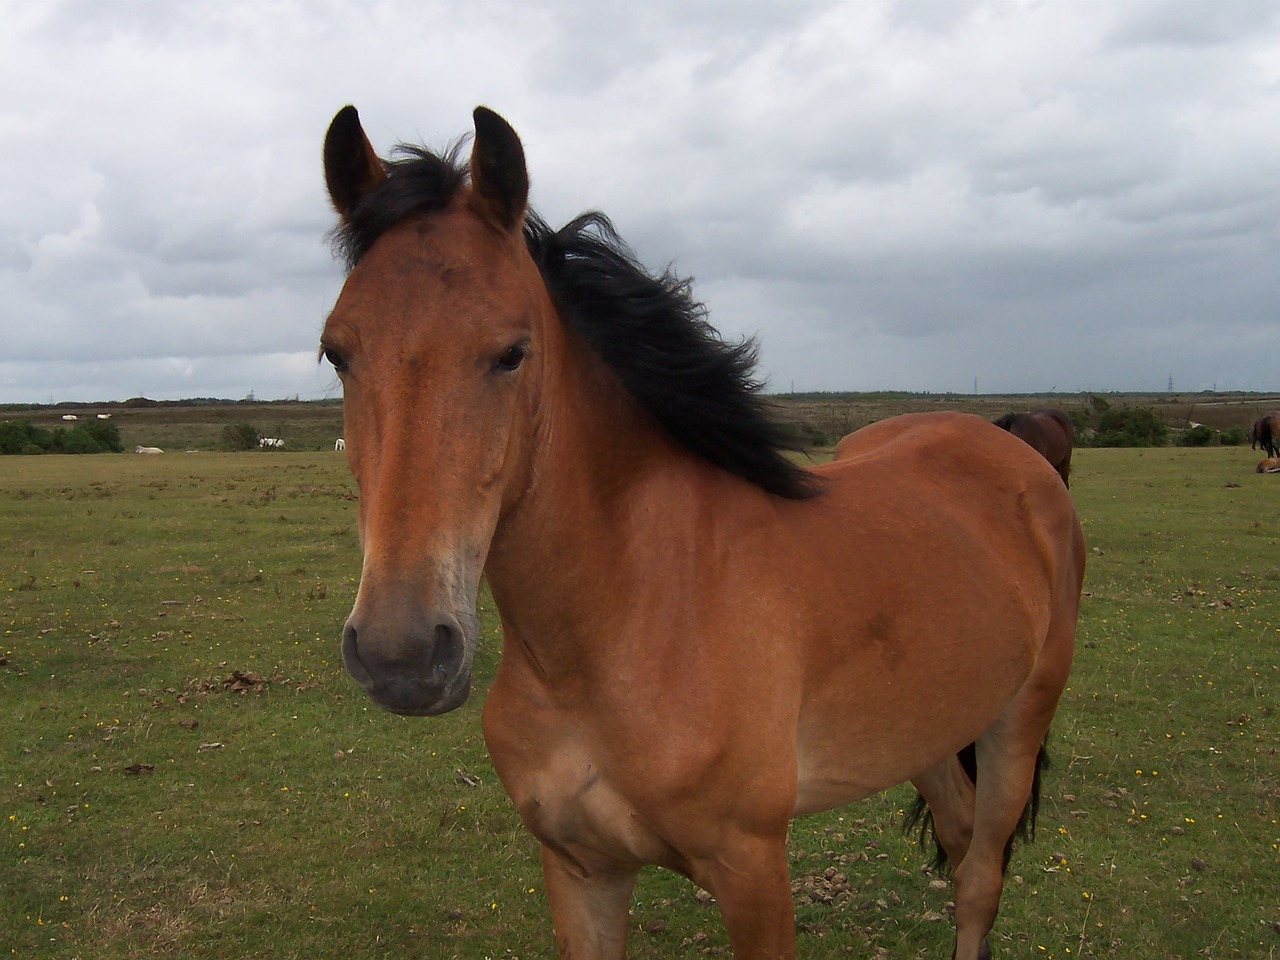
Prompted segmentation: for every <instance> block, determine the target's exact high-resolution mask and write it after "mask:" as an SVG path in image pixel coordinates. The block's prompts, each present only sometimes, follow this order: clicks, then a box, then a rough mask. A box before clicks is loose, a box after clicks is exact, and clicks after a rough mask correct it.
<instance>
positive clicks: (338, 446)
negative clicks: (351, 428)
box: [333, 437, 347, 450]
mask: <svg viewBox="0 0 1280 960" xmlns="http://www.w3.org/2000/svg"><path fill="white" fill-rule="evenodd" d="M333 449H334V450H345V449H347V441H345V440H343V439H342V437H339V438H338V439H337V440H335V441H333Z"/></svg>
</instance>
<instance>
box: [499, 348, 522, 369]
mask: <svg viewBox="0 0 1280 960" xmlns="http://www.w3.org/2000/svg"><path fill="white" fill-rule="evenodd" d="M527 354H528V348H527V347H526V346H525V345H524V344H523V343H517V344H516V345H515V346H514V347H508V348H507V349H506V350H505V351H503V353H502V355H501V356H500V357H498V359H497V360H496V361H494V364H493V365H494V367H496V368H497V369H499V370H514V369H516V367H518V366H520V364H521V363H523V362H524V358H525V356H526V355H527Z"/></svg>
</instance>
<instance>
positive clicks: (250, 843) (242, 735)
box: [0, 424, 1280, 960]
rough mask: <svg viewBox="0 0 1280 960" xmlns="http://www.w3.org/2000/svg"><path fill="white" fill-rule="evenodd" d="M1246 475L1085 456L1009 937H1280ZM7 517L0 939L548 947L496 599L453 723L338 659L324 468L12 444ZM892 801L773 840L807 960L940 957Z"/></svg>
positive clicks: (1238, 952)
mask: <svg viewBox="0 0 1280 960" xmlns="http://www.w3.org/2000/svg"><path fill="white" fill-rule="evenodd" d="M322 432H323V436H324V437H327V436H328V433H331V432H332V425H329V424H325V425H324V427H323V428H317V434H316V435H317V437H318V438H321V434H322ZM318 442H319V440H317V443H318ZM1255 459H1256V458H1255V455H1254V454H1251V453H1250V452H1249V451H1248V450H1247V449H1241V448H1213V449H1185V450H1183V449H1171V448H1170V449H1148V450H1080V451H1077V454H1076V459H1075V464H1076V467H1075V474H1074V476H1073V482H1072V492H1073V494H1074V495H1075V498H1076V502H1077V504H1078V506H1079V509H1080V512H1081V514H1082V517H1083V518H1084V524H1085V531H1086V536H1087V537H1088V540H1089V544H1090V568H1089V571H1088V575H1087V581H1086V590H1087V596H1086V598H1085V601H1084V607H1083V615H1082V621H1081V631H1080V638H1079V648H1078V654H1077V661H1076V668H1075V673H1074V675H1073V679H1072V682H1071V685H1070V687H1069V689H1068V691H1067V694H1066V696H1065V698H1064V701H1063V704H1062V707H1061V709H1060V712H1059V716H1058V721H1057V724H1056V726H1055V730H1054V733H1053V737H1052V741H1051V748H1052V752H1053V756H1054V760H1055V762H1054V765H1053V767H1052V769H1051V770H1050V771H1049V773H1048V774H1047V778H1046V795H1045V799H1044V803H1043V805H1042V809H1041V819H1040V831H1039V835H1038V839H1037V841H1036V842H1035V843H1034V844H1032V845H1030V846H1026V847H1023V848H1021V849H1020V850H1019V851H1018V853H1016V854H1015V857H1014V861H1013V863H1012V865H1011V868H1010V879H1009V883H1008V887H1007V892H1006V896H1005V900H1004V908H1003V911H1002V914H1001V917H1000V918H999V920H998V921H997V926H996V931H995V934H994V946H995V947H996V950H997V954H998V956H1001V957H1009V958H1013V957H1044V958H1058V960H1062V958H1068V957H1072V958H1074V957H1108V958H1133V957H1143V958H1156V960H1172V958H1184V960H1189V958H1192V957H1213V958H1241V960H1244V958H1248V960H1256V958H1264V957H1270V958H1274V957H1277V956H1280V825H1278V824H1277V819H1278V818H1280V756H1277V752H1276V751H1277V745H1280V720H1278V718H1277V715H1276V707H1277V695H1278V693H1280V593H1278V588H1280V562H1277V561H1278V557H1280V550H1278V548H1280V522H1278V521H1277V504H1278V503H1280V477H1277V476H1264V475H1258V474H1255V473H1253V469H1252V468H1253V464H1254V462H1255ZM0 502H2V503H3V505H4V506H3V509H4V518H5V519H4V526H3V530H4V535H3V540H2V541H0V543H2V546H0V550H2V551H3V552H2V554H0V605H2V606H0V619H2V620H3V624H4V637H3V641H2V645H0V701H2V702H3V704H4V709H3V711H0V956H2V955H13V956H21V957H58V958H73V957H82V958H104V960H115V958H126V957H129V958H138V957H142V958H146V957H176V956H181V957H184V958H206V957H207V958H215V957H216V958H225V957H250V956H253V957H278V958H291V957H307V958H317V960H323V958H344V960H346V958H350V957H353V956H355V957H401V956H420V957H425V958H450V957H460V958H475V960H479V958H499V957H502V958H511V957H520V958H524V960H529V958H550V957H551V956H553V946H552V942H551V933H550V925H549V922H548V919H547V916H546V911H545V904H544V902H543V897H542V893H541V879H540V875H539V871H538V867H537V856H536V848H535V845H534V843H533V841H532V840H531V839H530V838H529V837H528V836H527V835H526V834H525V833H524V831H523V829H522V828H521V826H520V824H519V822H518V820H517V818H516V816H515V813H514V811H513V810H512V809H511V807H510V804H509V803H508V802H507V800H506V797H505V795H504V794H503V793H502V790H501V788H500V787H499V785H498V784H497V783H496V781H495V778H494V776H493V773H492V771H491V769H490V767H489V763H488V760H487V756H486V753H485V749H484V744H483V741H482V739H481V736H480V731H479V710H480V706H481V702H482V700H483V689H484V687H485V686H486V684H487V680H488V678H489V677H491V675H492V671H493V667H494V663H495V658H496V655H497V649H498V639H497V633H496V618H495V617H494V614H493V611H492V609H491V607H492V605H491V602H490V601H488V600H487V599H484V600H482V606H483V610H482V624H483V637H482V641H481V645H482V651H481V653H480V655H479V657H478V663H477V693H476V694H475V695H474V696H473V699H472V701H471V702H470V703H468V704H467V705H466V706H465V707H464V708H463V709H461V710H459V711H457V712H456V713H454V714H450V715H448V716H446V717H442V718H437V719H431V720H421V719H419V720H410V719H404V718H398V717H394V716H391V715H388V714H385V713H382V712H380V711H379V710H377V709H376V708H375V707H373V706H371V705H370V704H369V703H368V702H367V701H366V700H365V699H364V697H363V695H362V694H361V693H360V692H359V691H358V689H357V688H356V687H355V685H354V683H352V682H351V681H349V680H348V679H347V678H346V677H345V675H344V674H343V673H342V670H341V665H340V662H339V656H338V649H337V648H338V642H337V641H338V632H339V628H340V624H341V622H342V619H343V617H344V616H345V614H346V612H347V610H348V608H349V606H350V603H351V600H352V598H353V595H354V591H355V586H356V581H357V577H358V573H359V551H358V547H357V544H356V540H355V532H354V528H355V501H354V491H353V487H352V484H351V482H350V480H349V478H348V477H347V474H346V470H345V464H344V462H343V460H342V458H341V456H339V455H335V454H333V453H332V452H328V453H283V454H272V455H258V454H243V455H234V454H215V453H192V454H176V453H175V454H166V455H165V456H163V457H134V456H132V455H99V456H82V457H53V456H46V457H10V458H5V459H4V460H2V461H0ZM909 799H910V793H909V791H907V790H905V789H899V790H896V791H892V792H890V793H888V794H886V795H884V796H882V797H880V798H877V799H876V800H874V801H870V802H867V803H863V804H860V805H857V806H854V807H850V808H846V809H843V810H840V811H835V812H832V813H830V814H826V815H822V816H818V817H812V818H808V819H805V820H803V821H800V822H798V823H797V824H796V825H795V827H794V828H793V833H792V837H793V851H792V859H793V874H794V876H795V877H796V897H797V921H798V924H799V928H800V951H801V956H803V957H814V958H817V957H823V958H825V957H842V956H855V957H895V958H897V957H930V958H937V957H943V956H948V955H949V951H950V937H951V927H950V920H949V917H948V915H947V905H948V903H947V902H948V898H949V891H948V890H947V889H946V887H945V885H944V884H941V883H940V882H938V881H937V878H934V877H932V876H930V875H929V874H927V873H926V872H924V871H923V870H922V869H921V867H922V864H923V863H924V860H925V857H924V856H923V855H922V854H921V852H920V851H919V850H918V848H916V847H915V845H914V844H913V843H912V842H910V841H909V840H908V839H906V838H904V837H903V836H902V835H901V833H900V829H899V827H900V821H901V810H902V808H903V807H904V806H905V805H906V803H907V802H908V801H909ZM632 928H633V936H632V944H631V955H632V956H633V957H638V958H653V960H656V958H660V957H662V958H669V957H701V956H707V955H716V954H723V953H724V950H725V946H724V945H725V939H724V936H723V933H722V931H721V929H720V925H719V920H718V917H717V916H716V913H715V909H714V905H711V904H708V903H706V902H705V898H702V899H700V898H699V897H698V896H697V895H696V891H695V890H694V888H693V887H692V886H691V885H690V884H688V883H687V882H685V881H683V880H681V879H679V878H676V877H672V876H670V875H668V874H663V873H660V872H650V873H646V875H645V876H644V878H643V879H642V881H641V884H640V887H639V889H638V891H637V896H636V900H635V906H634V914H633V924H632Z"/></svg>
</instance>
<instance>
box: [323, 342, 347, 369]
mask: <svg viewBox="0 0 1280 960" xmlns="http://www.w3.org/2000/svg"><path fill="white" fill-rule="evenodd" d="M324 358H325V359H326V360H328V361H329V362H330V363H331V364H333V369H334V370H336V371H337V372H338V373H342V371H344V370H345V369H346V368H347V361H346V360H345V359H343V356H342V354H340V353H339V352H338V351H337V350H335V349H333V347H325V348H324Z"/></svg>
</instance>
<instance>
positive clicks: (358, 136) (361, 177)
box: [324, 106, 387, 219]
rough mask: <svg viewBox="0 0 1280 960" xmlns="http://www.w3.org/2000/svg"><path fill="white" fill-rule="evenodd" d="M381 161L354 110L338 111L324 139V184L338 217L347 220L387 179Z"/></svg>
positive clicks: (350, 107) (347, 108)
mask: <svg viewBox="0 0 1280 960" xmlns="http://www.w3.org/2000/svg"><path fill="white" fill-rule="evenodd" d="M386 175H387V174H386V171H385V170H383V167H382V161H381V160H379V159H378V155H377V154H376V153H375V152H374V150H373V146H372V145H371V144H370V143H369V138H368V137H366V136H365V135H364V129H363V128H362V127H361V126H360V115H359V114H358V113H356V108H355V107H352V106H346V107H343V108H342V109H341V110H339V111H338V114H337V116H335V117H334V118H333V122H332V123H330V124H329V132H328V133H326V134H325V137H324V181H325V185H326V186H328V188H329V199H330V200H332V201H333V208H334V209H335V210H337V211H338V214H339V215H340V216H341V217H343V219H347V218H349V217H350V216H351V211H352V210H354V209H355V208H356V204H358V203H359V202H360V201H361V200H363V199H364V197H365V195H366V194H367V193H368V192H369V191H370V190H372V189H373V188H374V187H376V186H377V185H378V184H379V183H381V182H382V180H383V179H384V178H385V177H386Z"/></svg>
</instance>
